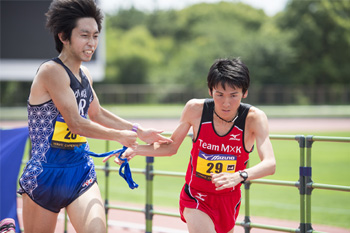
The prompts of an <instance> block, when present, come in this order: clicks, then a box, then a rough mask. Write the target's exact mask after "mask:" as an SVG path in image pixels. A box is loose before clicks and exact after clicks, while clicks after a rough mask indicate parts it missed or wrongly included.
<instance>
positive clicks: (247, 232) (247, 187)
mask: <svg viewBox="0 0 350 233" xmlns="http://www.w3.org/2000/svg"><path fill="white" fill-rule="evenodd" d="M248 163H249V162H248ZM250 185H251V183H250V181H246V182H244V205H245V206H244V207H245V211H244V212H245V216H244V221H243V227H244V233H250V229H251V226H250V224H251V221H250Z"/></svg>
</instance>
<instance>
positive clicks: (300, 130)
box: [0, 118, 350, 233]
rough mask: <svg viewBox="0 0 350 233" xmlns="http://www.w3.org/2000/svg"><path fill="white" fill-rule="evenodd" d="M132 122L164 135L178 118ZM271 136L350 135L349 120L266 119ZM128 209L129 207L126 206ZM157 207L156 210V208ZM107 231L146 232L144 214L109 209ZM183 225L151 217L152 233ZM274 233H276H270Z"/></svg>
mask: <svg viewBox="0 0 350 233" xmlns="http://www.w3.org/2000/svg"><path fill="white" fill-rule="evenodd" d="M129 120H130V121H132V122H138V123H139V124H141V125H142V126H143V127H146V128H148V127H150V128H152V127H154V128H157V129H162V130H164V131H166V132H171V131H173V130H174V129H175V127H176V125H177V123H178V120H177V119H129ZM24 126H26V122H0V128H15V127H24ZM269 126H270V133H282V134H283V133H284V132H288V133H289V134H290V133H293V134H294V133H295V134H304V135H305V134H306V133H308V132H310V133H311V134H314V135H316V133H317V132H331V131H334V132H336V131H344V132H349V136H350V119H347V118H329V119H325V118H317V119H311V118H310V119H309V118H307V119H301V118H291V119H289V118H288V119H287V118H284V119H269ZM329 136H332V135H329ZM114 204H116V205H118V206H123V203H114ZM128 206H129V207H130V204H128ZM134 207H136V208H144V207H142V206H137V205H135V206H134ZM21 208H22V201H21V199H20V198H19V199H18V215H19V219H20V224H22V215H21V210H22V209H21ZM155 208H156V207H155ZM156 210H157V211H165V212H171V213H178V210H177V209H175V208H174V209H169V208H168V209H164V208H162V207H159V208H158V207H157V209H156ZM63 219H64V212H63V211H62V212H61V213H60V215H59V219H58V222H57V226H56V231H55V233H63V232H64V220H63ZM238 221H243V216H241V215H240V216H239V217H238ZM251 221H252V222H255V223H260V224H265V225H273V226H281V227H287V228H293V229H296V228H298V227H299V223H298V222H293V221H287V220H275V219H267V218H262V217H254V216H252V217H251ZM312 227H313V229H314V230H317V231H322V232H329V233H350V230H349V229H343V228H337V227H330V226H323V225H315V224H313V225H312ZM74 232H75V231H74V229H73V227H72V226H71V225H70V224H68V233H74ZM108 232H111V233H115V232H118V233H141V232H145V215H144V214H143V213H137V212H129V211H122V210H110V211H109V228H108ZM186 232H187V228H186V224H185V223H183V222H182V221H181V220H180V219H179V218H176V217H166V216H159V215H155V216H154V217H153V233H186ZM251 232H252V233H268V232H271V230H263V229H255V228H253V229H252V230H251ZM273 232H275V231H273ZM235 233H244V229H243V228H242V227H241V226H237V227H235Z"/></svg>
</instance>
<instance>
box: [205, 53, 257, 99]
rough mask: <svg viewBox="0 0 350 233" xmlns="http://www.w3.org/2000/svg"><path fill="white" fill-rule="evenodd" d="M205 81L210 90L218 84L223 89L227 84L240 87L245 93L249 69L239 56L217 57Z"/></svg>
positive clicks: (248, 80) (248, 81) (248, 79)
mask: <svg viewBox="0 0 350 233" xmlns="http://www.w3.org/2000/svg"><path fill="white" fill-rule="evenodd" d="M207 82H208V88H209V90H210V92H212V91H213V88H215V87H217V86H218V85H220V84H221V85H222V87H223V88H224V89H225V85H226V84H228V85H229V86H231V87H234V88H236V87H238V88H242V92H243V94H245V93H246V91H247V90H248V88H249V84H250V77H249V70H248V67H247V66H246V65H245V64H244V63H243V62H242V61H241V60H240V58H234V59H218V60H216V61H215V62H214V64H213V65H212V66H211V67H210V69H209V73H208V77H207Z"/></svg>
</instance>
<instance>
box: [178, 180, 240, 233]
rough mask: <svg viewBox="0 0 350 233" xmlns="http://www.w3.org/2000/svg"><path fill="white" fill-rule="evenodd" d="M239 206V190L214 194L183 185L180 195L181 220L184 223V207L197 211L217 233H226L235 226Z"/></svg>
mask: <svg viewBox="0 0 350 233" xmlns="http://www.w3.org/2000/svg"><path fill="white" fill-rule="evenodd" d="M240 205H241V192H240V190H237V191H236V192H229V193H224V194H214V193H205V192H202V191H198V190H195V189H193V188H191V187H189V186H188V185H187V184H185V185H184V187H183V188H182V191H181V194H180V215H181V220H182V221H184V222H186V220H185V218H184V216H183V212H184V209H185V207H186V208H191V209H198V210H200V211H203V212H204V213H206V214H207V215H208V216H209V217H210V218H211V220H212V221H213V223H214V225H215V230H216V232H217V233H227V232H229V231H230V230H231V229H232V228H233V227H234V226H235V223H236V219H237V216H238V212H239V207H240Z"/></svg>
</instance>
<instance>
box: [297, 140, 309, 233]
mask: <svg viewBox="0 0 350 233" xmlns="http://www.w3.org/2000/svg"><path fill="white" fill-rule="evenodd" d="M295 140H297V141H298V142H299V148H300V167H299V194H300V225H299V230H300V232H301V233H306V228H305V190H306V183H305V182H306V180H305V176H304V168H305V136H304V135H297V136H295Z"/></svg>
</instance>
